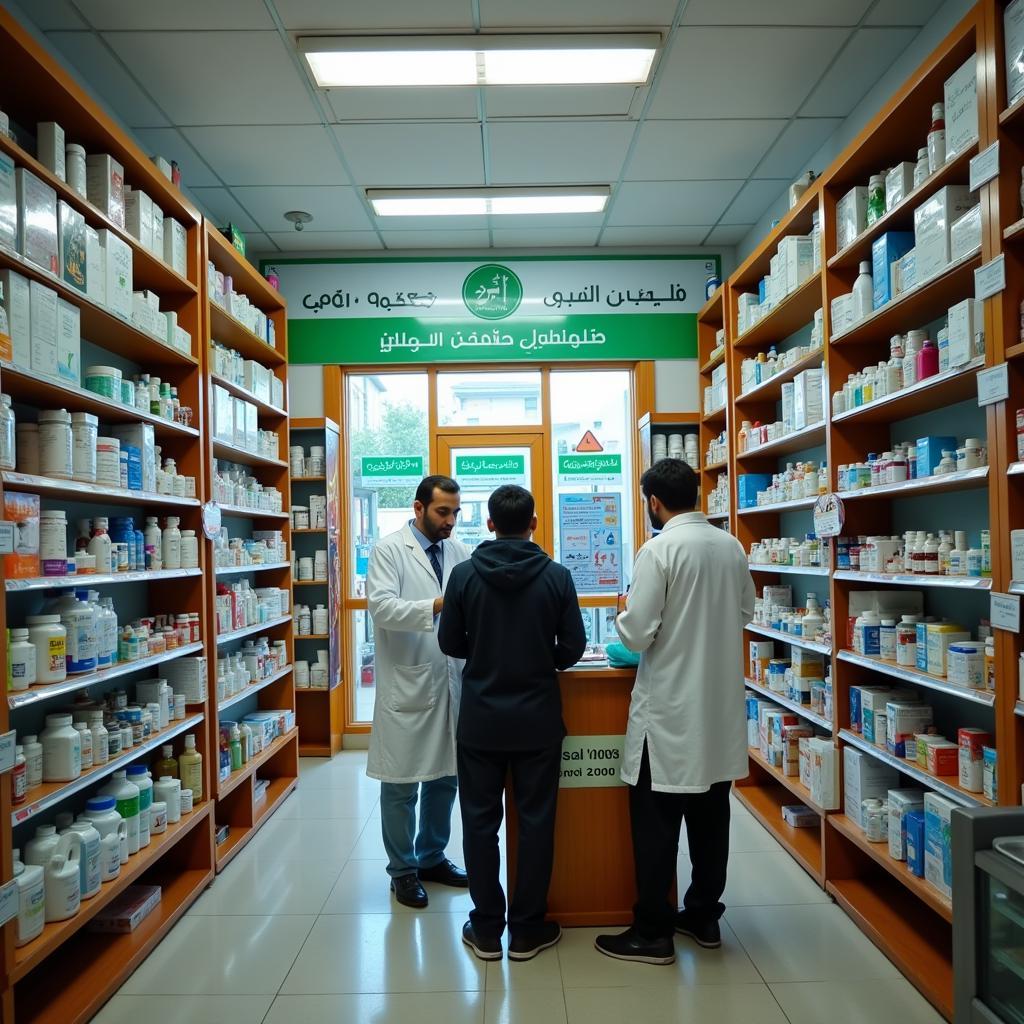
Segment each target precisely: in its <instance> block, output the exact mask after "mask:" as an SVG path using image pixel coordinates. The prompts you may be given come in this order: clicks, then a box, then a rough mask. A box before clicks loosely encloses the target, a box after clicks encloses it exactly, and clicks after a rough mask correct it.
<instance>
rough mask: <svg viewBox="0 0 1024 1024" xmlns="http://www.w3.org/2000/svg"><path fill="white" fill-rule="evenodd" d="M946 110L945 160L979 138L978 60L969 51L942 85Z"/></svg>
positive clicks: (951, 157)
mask: <svg viewBox="0 0 1024 1024" xmlns="http://www.w3.org/2000/svg"><path fill="white" fill-rule="evenodd" d="M942 92H943V98H944V99H945V112H946V161H947V162H948V161H950V160H952V159H953V157H954V156H956V155H957V154H958V153H962V152H963V151H964V150H965V149H967V147H968V146H970V145H971V143H973V142H977V140H978V60H977V57H975V55H974V54H973V53H972V54H971V55H970V57H968V58H967V60H966V61H965V62H964V63H963V64H961V65H960V67H958V68H957V69H956V71H954V72H953V74H951V75H950V76H949V78H947V79H946V81H945V83H944V84H943V88H942Z"/></svg>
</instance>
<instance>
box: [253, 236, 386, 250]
mask: <svg viewBox="0 0 1024 1024" xmlns="http://www.w3.org/2000/svg"><path fill="white" fill-rule="evenodd" d="M270 237H271V238H272V239H273V240H274V243H275V244H276V245H277V247H278V248H279V249H281V250H282V251H283V252H330V251H331V250H332V249H383V248H384V246H383V245H381V241H380V236H379V235H378V234H377V232H376V231H273V232H271V234H270Z"/></svg>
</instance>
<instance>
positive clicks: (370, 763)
mask: <svg viewBox="0 0 1024 1024" xmlns="http://www.w3.org/2000/svg"><path fill="white" fill-rule="evenodd" d="M459 511H460V507H459V485H458V484H457V483H456V482H455V481H454V480H452V479H450V478H449V477H446V476H428V477H426V478H424V479H423V480H422V481H421V482H420V485H419V487H418V488H417V489H416V500H415V502H414V503H413V513H414V518H413V519H410V520H409V522H408V523H407V524H406V525H405V526H404V527H403V528H402V529H401V530H399V531H398V532H397V533H393V534H391V535H390V536H389V537H384V538H383V539H382V540H380V541H379V542H378V543H377V544H376V545H375V546H374V548H373V551H372V553H371V555H370V565H369V570H368V572H367V577H366V596H367V606H368V608H369V612H370V616H371V618H372V619H373V628H374V640H375V652H374V654H375V663H376V664H375V670H376V681H377V698H376V700H375V702H374V708H373V732H372V733H371V735H370V753H369V757H368V760H367V765H366V774H367V775H369V776H370V778H372V779H380V784H381V785H380V817H381V829H382V831H383V833H384V848H385V850H386V851H387V855H388V868H387V870H388V875H390V876H391V890H392V892H394V894H395V899H397V900H398V902H399V903H401V904H403V905H405V906H407V907H416V908H421V907H425V906H426V905H427V892H426V890H425V889H424V888H423V882H425V881H426V882H437V883H439V884H441V885H450V886H455V887H457V888H465V887H466V886H467V884H468V883H467V879H466V872H465V871H463V870H462V869H461V868H459V867H456V865H454V864H453V863H452V862H451V861H450V860H448V858H447V857H446V856H445V849H446V848H447V846H448V840H449V839H450V837H451V817H452V806H453V804H454V803H455V792H456V788H457V783H456V777H455V720H456V717H457V715H458V708H459V696H460V688H461V685H462V662H461V661H457V660H455V659H453V658H447V657H445V655H444V654H442V653H441V649H440V648H439V647H438V645H437V623H438V616H439V615H440V613H441V606H442V605H443V603H444V599H443V597H442V595H443V594H444V588H445V586H446V585H447V583H448V577H449V576H450V575H451V571H452V569H454V568H455V566H456V565H458V563H459V562H461V561H463V560H465V559H466V558H468V557H469V549H468V548H467V547H466V546H465V545H464V544H460V543H459V541H457V540H454V539H453V538H452V536H451V534H452V530H453V529H454V528H455V522H456V519H457V518H458V515H459ZM417 802H418V803H419V828H418V829H417V824H416V805H417Z"/></svg>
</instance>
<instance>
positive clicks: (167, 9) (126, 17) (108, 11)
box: [76, 0, 274, 31]
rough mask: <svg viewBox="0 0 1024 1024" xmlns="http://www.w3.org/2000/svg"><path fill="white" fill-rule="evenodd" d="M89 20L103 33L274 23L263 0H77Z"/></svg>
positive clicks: (219, 27)
mask: <svg viewBox="0 0 1024 1024" xmlns="http://www.w3.org/2000/svg"><path fill="white" fill-rule="evenodd" d="M76 3H77V4H78V7H79V8H80V10H81V12H82V14H84V15H85V18H86V20H87V21H88V22H89V23H90V24H91V25H92V26H93V28H98V29H100V30H106V29H112V30H118V29H129V30H130V29H138V30H142V31H152V30H160V29H192V30H193V31H202V30H210V29H234V30H237V29H248V28H257V29H259V28H262V29H270V28H273V27H274V23H273V22H272V21H271V20H270V15H269V14H267V8H266V5H265V4H264V3H263V2H262V0H216V2H214V3H211V2H210V0H174V2H173V3H154V2H148V3H125V2H124V0H76Z"/></svg>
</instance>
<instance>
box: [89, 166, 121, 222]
mask: <svg viewBox="0 0 1024 1024" xmlns="http://www.w3.org/2000/svg"><path fill="white" fill-rule="evenodd" d="M85 189H86V194H87V196H88V198H89V202H90V203H92V205H93V206H95V207H98V209H99V210H100V211H101V212H102V213H105V214H106V215H107V216H108V217H109V218H110V219H111V220H112V221H113V222H114V223H115V224H116V225H117V226H118V227H119V228H123V227H124V167H123V166H122V165H121V164H120V163H118V162H117V161H116V160H115V159H114V158H113V157H112V156H110V154H109V153H90V154H89V155H88V156H87V157H86V158H85Z"/></svg>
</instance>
